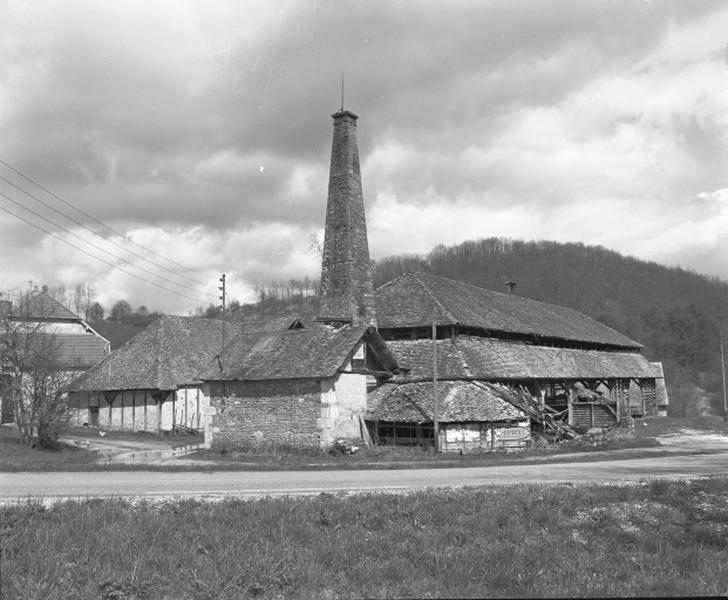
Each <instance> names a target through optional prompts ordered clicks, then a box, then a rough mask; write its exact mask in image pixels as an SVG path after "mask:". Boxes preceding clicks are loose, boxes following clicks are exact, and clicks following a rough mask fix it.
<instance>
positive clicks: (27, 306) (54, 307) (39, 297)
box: [10, 291, 81, 321]
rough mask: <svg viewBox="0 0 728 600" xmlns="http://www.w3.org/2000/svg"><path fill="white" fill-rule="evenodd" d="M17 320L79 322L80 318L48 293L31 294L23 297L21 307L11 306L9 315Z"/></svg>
mask: <svg viewBox="0 0 728 600" xmlns="http://www.w3.org/2000/svg"><path fill="white" fill-rule="evenodd" d="M10 314H11V315H12V316H13V317H15V318H18V319H31V320H58V321H80V320H81V318H80V317H79V316H78V315H76V314H74V313H73V312H71V311H70V310H69V309H67V308H66V307H65V306H63V304H61V303H60V302H58V300H56V299H54V298H53V297H51V295H50V294H48V292H45V291H40V292H32V293H30V294H28V295H27V296H24V297H23V299H22V302H21V305H20V306H18V305H17V304H13V305H12V308H11V313H10Z"/></svg>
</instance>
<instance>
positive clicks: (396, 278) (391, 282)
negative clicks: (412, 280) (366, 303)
mask: <svg viewBox="0 0 728 600" xmlns="http://www.w3.org/2000/svg"><path fill="white" fill-rule="evenodd" d="M409 274H413V275H414V271H405V272H404V273H400V274H399V275H397V276H396V277H395V278H394V279H390V280H389V281H387V282H385V283H383V284H382V285H380V286H379V287H378V288H377V289H375V290H374V291H375V292H378V291H379V290H381V289H384V288H385V287H388V286H390V285H392V284H393V283H394V282H395V281H398V280H400V279H402V278H403V277H405V276H406V275H409Z"/></svg>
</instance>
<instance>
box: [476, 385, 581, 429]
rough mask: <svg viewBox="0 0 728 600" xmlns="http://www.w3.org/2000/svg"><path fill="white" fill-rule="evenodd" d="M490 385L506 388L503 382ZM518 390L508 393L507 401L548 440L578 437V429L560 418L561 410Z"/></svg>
mask: <svg viewBox="0 0 728 600" xmlns="http://www.w3.org/2000/svg"><path fill="white" fill-rule="evenodd" d="M476 385H477V382H476ZM490 385H491V386H502V387H503V388H504V389H507V388H506V386H504V385H503V384H493V383H491V384H490ZM518 391H519V393H518V394H510V395H509V398H508V402H510V403H511V404H512V405H513V406H515V407H516V408H517V409H519V410H521V411H523V412H524V413H526V414H527V415H528V416H529V417H530V419H531V424H532V425H533V424H535V425H537V426H539V427H540V429H541V433H542V434H543V435H544V436H545V437H546V438H548V439H549V441H552V442H561V441H565V440H573V439H574V438H577V437H579V435H580V433H579V431H578V430H577V429H575V428H574V427H572V426H571V425H569V424H568V423H567V422H565V421H564V420H563V418H561V417H562V415H563V412H559V411H557V410H555V409H553V408H551V407H550V406H548V405H546V404H542V403H541V402H540V401H539V400H538V399H536V398H534V397H533V396H531V394H529V393H528V391H527V390H525V389H523V388H520V389H519V390H518Z"/></svg>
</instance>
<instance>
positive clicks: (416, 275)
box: [412, 271, 458, 323]
mask: <svg viewBox="0 0 728 600" xmlns="http://www.w3.org/2000/svg"><path fill="white" fill-rule="evenodd" d="M420 274H424V273H421V271H417V272H413V273H412V275H413V277H414V278H415V281H417V283H419V284H420V286H421V287H422V289H423V290H424V292H425V294H427V295H428V296H429V297H430V299H431V300H432V302H433V303H434V304H435V305H436V306H437V307H438V308H439V309H440V314H441V315H442V316H446V317H448V318H450V319H452V320H453V321H455V322H456V323H457V322H458V319H457V317H456V316H455V315H453V314H452V313H451V312H450V311H449V310H447V309H446V308H445V307H444V306H443V304H442V302H440V301H439V300H438V299H437V297H436V296H435V294H434V293H433V292H432V290H431V289H430V288H428V287H427V286H426V285H425V283H424V282H423V281H422V280H421V279H420V278H419V275H420ZM443 279H444V278H443Z"/></svg>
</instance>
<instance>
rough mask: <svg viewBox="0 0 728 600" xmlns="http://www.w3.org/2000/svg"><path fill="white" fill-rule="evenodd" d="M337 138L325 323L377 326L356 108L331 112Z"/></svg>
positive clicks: (324, 274) (324, 269) (324, 266)
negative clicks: (357, 137)
mask: <svg viewBox="0 0 728 600" xmlns="http://www.w3.org/2000/svg"><path fill="white" fill-rule="evenodd" d="M332 117H333V119H334V139H333V143H332V147H331V167H330V170H329V197H328V201H327V204H326V231H325V233H324V254H323V259H322V261H321V312H320V314H319V320H320V321H324V322H332V323H337V322H339V323H340V322H346V321H350V322H352V323H354V324H357V325H358V324H361V323H366V324H369V325H376V313H375V309H374V292H373V287H372V274H371V265H370V263H369V243H368V241H367V224H366V216H365V215H364V195H363V194H362V189H361V173H360V171H359V149H358V147H357V141H356V120H357V119H358V118H359V117H357V116H356V115H355V114H354V113H353V112H351V111H349V110H345V109H344V108H343V107H342V109H341V110H340V111H339V112H336V113H334V114H333V115H332Z"/></svg>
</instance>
